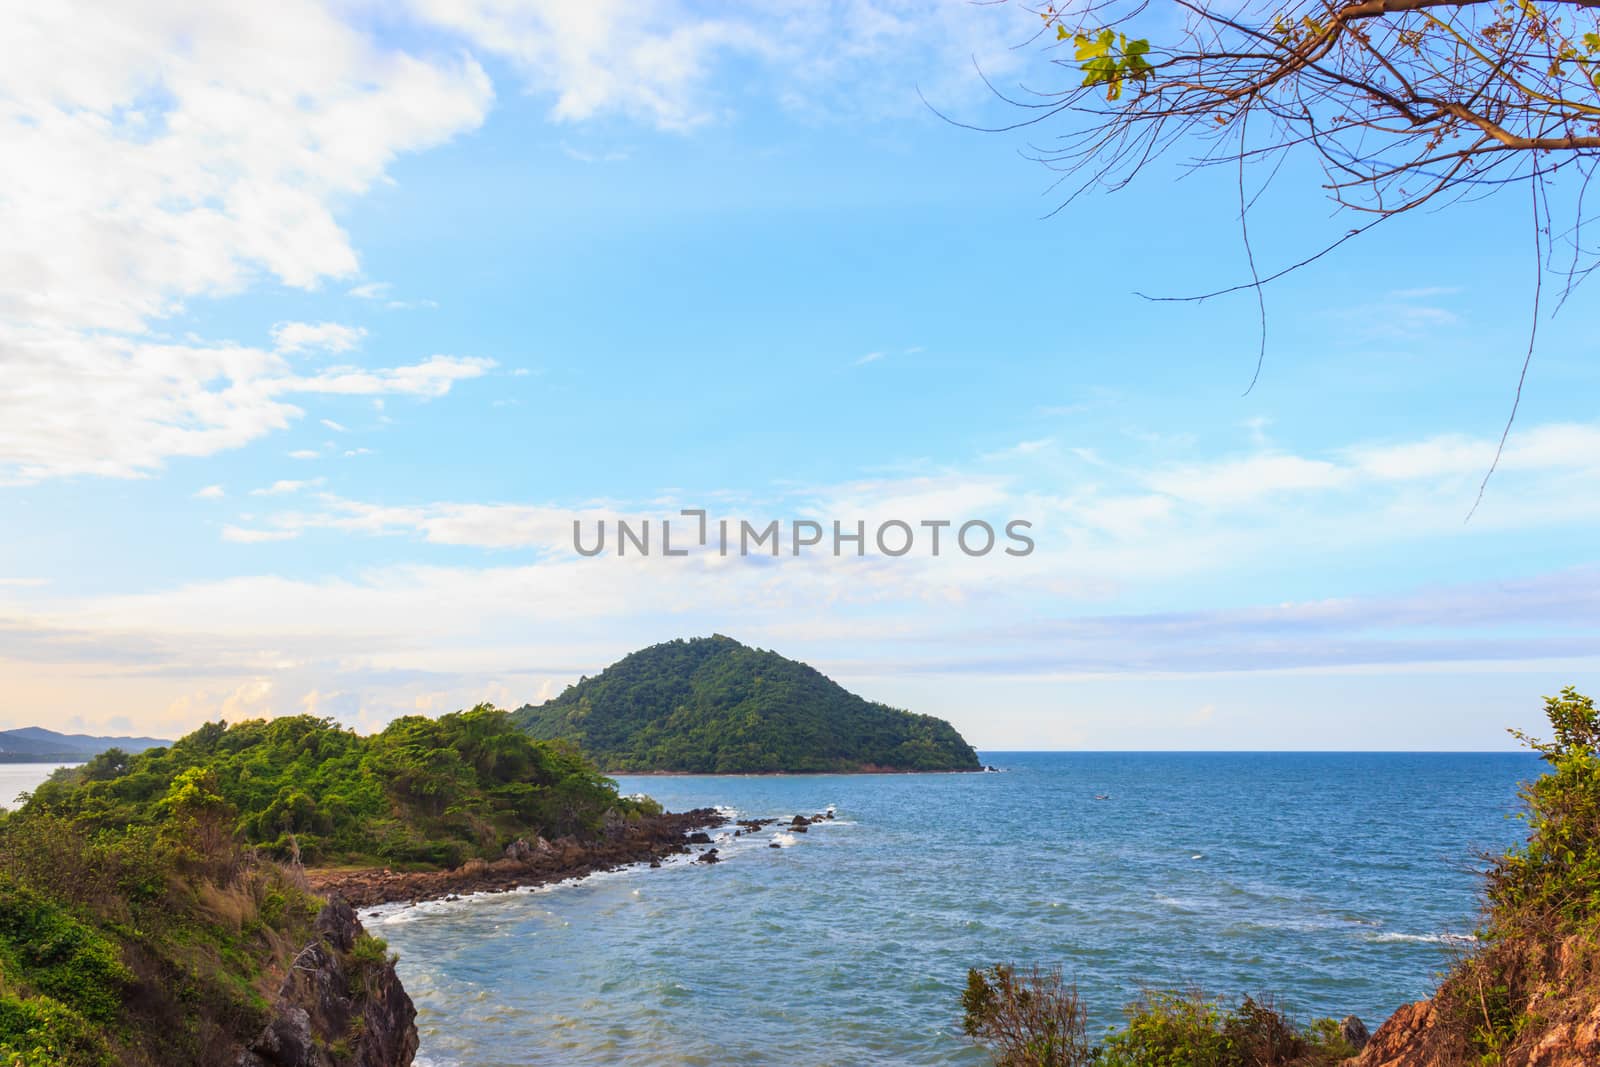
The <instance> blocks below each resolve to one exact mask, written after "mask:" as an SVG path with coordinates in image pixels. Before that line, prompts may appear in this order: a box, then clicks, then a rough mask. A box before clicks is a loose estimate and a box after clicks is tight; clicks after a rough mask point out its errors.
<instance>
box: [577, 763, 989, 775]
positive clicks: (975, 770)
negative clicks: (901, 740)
mask: <svg viewBox="0 0 1600 1067" xmlns="http://www.w3.org/2000/svg"><path fill="white" fill-rule="evenodd" d="M998 770H999V768H998V767H987V766H985V767H970V768H967V769H965V770H951V771H897V770H892V769H889V768H884V767H878V768H873V769H871V770H854V771H601V772H600V773H601V774H603V775H605V776H606V777H607V778H823V777H828V776H837V777H841V778H843V777H851V778H859V777H868V776H871V775H882V776H885V777H888V776H903V775H912V774H989V773H992V772H995V771H998Z"/></svg>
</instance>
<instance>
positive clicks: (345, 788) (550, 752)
mask: <svg viewBox="0 0 1600 1067" xmlns="http://www.w3.org/2000/svg"><path fill="white" fill-rule="evenodd" d="M177 807H184V808H186V810H189V811H190V812H191V818H192V819H194V820H195V830H194V832H195V833H197V834H200V835H203V836H205V837H206V839H207V844H208V845H214V844H216V843H217V842H219V841H221V840H232V839H234V838H235V837H237V838H238V839H239V840H240V841H241V842H243V843H244V844H247V845H253V846H257V847H258V848H259V849H260V850H261V851H262V852H264V853H265V854H266V855H268V856H271V857H274V858H278V859H298V860H303V861H304V862H307V863H381V864H386V865H390V866H395V865H414V866H455V865H458V864H460V863H462V862H464V861H465V860H467V859H470V858H472V857H475V856H482V857H495V856H498V855H499V854H500V852H501V851H502V850H503V849H504V848H505V846H506V844H507V843H508V842H510V841H511V840H512V839H514V838H516V837H520V836H530V837H531V836H532V835H533V834H538V833H542V834H544V835H546V836H548V837H556V836H559V835H562V834H577V835H580V836H582V835H592V834H594V833H597V832H599V831H600V830H601V829H602V827H603V824H604V822H605V820H606V818H607V817H608V813H611V817H624V818H626V817H630V816H635V815H637V814H640V813H642V812H644V811H646V810H647V808H648V809H649V810H655V809H654V808H653V806H651V805H650V804H649V802H638V801H632V800H627V799H624V798H621V797H619V796H618V795H617V792H616V786H615V784H614V783H613V782H611V781H610V780H609V779H607V778H604V777H602V776H601V775H600V774H599V773H598V772H597V771H596V770H595V769H594V767H593V766H592V765H591V764H590V763H589V762H588V761H587V760H585V759H584V758H583V757H582V756H581V755H580V754H579V753H578V752H577V750H576V749H574V748H573V747H571V746H570V745H567V744H565V743H562V742H542V741H535V740H533V739H532V738H530V737H529V736H528V735H527V734H525V733H524V732H522V731H521V730H519V729H517V728H516V727H515V726H513V725H512V723H511V719H510V716H509V715H508V714H507V713H506V712H503V711H499V710H497V709H495V708H492V707H489V706H487V705H483V706H480V707H477V708H474V709H472V710H471V711H464V712H458V713H455V714H451V715H445V716H442V717H440V718H438V719H428V718H423V717H421V716H407V717H405V718H401V719H396V720H395V721H394V722H392V723H390V724H389V726H388V727H387V728H385V729H384V730H383V731H382V732H381V733H377V734H374V735H372V736H370V737H362V736H360V735H358V734H356V733H354V732H353V731H351V730H347V729H344V728H342V727H340V726H338V725H337V724H336V723H334V722H333V721H331V720H328V719H319V718H315V717H312V716H308V715H300V716H294V717H290V718H282V719H273V720H271V721H259V720H257V721H250V722H242V723H237V724H235V725H232V726H228V725H227V724H225V723H221V722H216V723H208V724H206V725H205V726H202V727H201V728H200V729H198V730H196V731H195V732H194V733H192V734H190V735H189V736H187V737H185V738H183V739H182V740H180V741H177V742H175V743H174V744H172V745H171V746H170V747H167V748H155V749H150V750H149V751H146V752H142V753H139V754H137V755H133V756H130V755H128V754H127V753H124V752H122V751H120V750H117V749H113V750H111V751H109V752H105V753H103V754H101V755H100V756H97V757H95V758H94V759H93V760H91V761H89V762H88V763H87V764H85V765H84V766H83V767H81V768H75V769H67V770H63V771H58V772H57V773H56V775H55V776H54V778H53V779H52V780H51V781H48V782H46V783H44V784H43V785H41V786H40V787H39V788H38V789H37V790H36V791H35V792H34V794H33V797H32V799H31V800H30V801H29V803H28V805H27V808H26V809H25V810H27V811H31V812H49V813H53V814H57V815H60V816H63V817H67V818H71V819H72V820H74V822H75V823H76V824H77V825H80V826H84V827H88V828H91V829H119V828H122V827H129V826H132V827H155V826H159V825H163V824H165V823H166V822H167V821H168V820H169V819H170V817H171V815H172V812H173V811H174V810H175V809H176V808H177Z"/></svg>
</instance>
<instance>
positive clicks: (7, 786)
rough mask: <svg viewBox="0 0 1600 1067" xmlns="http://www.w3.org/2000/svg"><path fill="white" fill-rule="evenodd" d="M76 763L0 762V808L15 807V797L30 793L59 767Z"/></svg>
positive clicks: (16, 803)
mask: <svg viewBox="0 0 1600 1067" xmlns="http://www.w3.org/2000/svg"><path fill="white" fill-rule="evenodd" d="M76 766H78V764H76V763H0V808H17V807H21V805H20V804H19V803H18V802H17V798H18V797H19V796H20V795H21V794H23V793H31V792H33V791H34V790H35V789H37V788H39V787H40V786H41V785H43V784H44V782H45V779H47V778H49V777H50V775H52V774H53V773H55V772H56V770H58V769H59V768H61V767H76Z"/></svg>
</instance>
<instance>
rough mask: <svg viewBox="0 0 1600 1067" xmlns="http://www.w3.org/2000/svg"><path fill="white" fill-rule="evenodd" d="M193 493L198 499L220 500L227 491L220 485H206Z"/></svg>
mask: <svg viewBox="0 0 1600 1067" xmlns="http://www.w3.org/2000/svg"><path fill="white" fill-rule="evenodd" d="M194 495H195V497H196V498H197V499H200V500H221V499H222V498H223V497H225V496H227V495H228V493H227V490H225V489H223V488H222V486H220V485H208V486H206V487H205V488H204V489H200V490H197V491H196V492H195V494H194Z"/></svg>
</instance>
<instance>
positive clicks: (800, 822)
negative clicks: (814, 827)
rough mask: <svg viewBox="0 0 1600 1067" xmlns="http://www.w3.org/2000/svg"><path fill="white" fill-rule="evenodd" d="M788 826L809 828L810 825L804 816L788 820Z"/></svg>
mask: <svg viewBox="0 0 1600 1067" xmlns="http://www.w3.org/2000/svg"><path fill="white" fill-rule="evenodd" d="M789 825H790V826H810V825H811V820H810V819H808V818H806V817H805V816H804V815H796V816H795V817H794V818H792V819H790V820H789Z"/></svg>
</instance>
